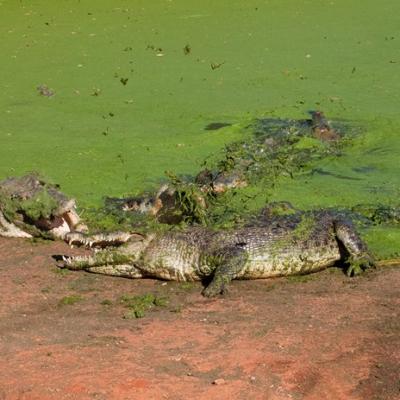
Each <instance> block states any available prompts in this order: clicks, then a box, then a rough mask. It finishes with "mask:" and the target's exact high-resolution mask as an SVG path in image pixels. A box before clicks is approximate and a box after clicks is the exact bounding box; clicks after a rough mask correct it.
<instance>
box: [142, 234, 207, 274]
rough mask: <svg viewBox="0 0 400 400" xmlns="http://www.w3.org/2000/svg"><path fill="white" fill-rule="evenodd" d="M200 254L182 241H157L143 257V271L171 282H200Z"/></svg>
mask: <svg viewBox="0 0 400 400" xmlns="http://www.w3.org/2000/svg"><path fill="white" fill-rule="evenodd" d="M199 258H200V253H199V251H198V249H197V248H196V247H195V246H188V245H187V243H186V242H185V241H184V240H182V241H180V240H176V239H175V240H170V238H169V237H168V236H167V237H163V238H160V239H157V240H155V241H154V242H153V243H151V245H150V246H149V247H148V248H147V249H146V252H145V254H144V255H143V259H142V262H143V267H141V270H142V271H143V272H145V274H146V275H148V276H152V277H155V278H159V279H165V280H171V281H196V280H200V277H199V273H198V264H199Z"/></svg>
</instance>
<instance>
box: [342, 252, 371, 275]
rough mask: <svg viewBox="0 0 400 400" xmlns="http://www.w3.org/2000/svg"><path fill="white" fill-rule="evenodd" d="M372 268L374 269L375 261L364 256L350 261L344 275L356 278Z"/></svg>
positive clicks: (368, 256)
mask: <svg viewBox="0 0 400 400" xmlns="http://www.w3.org/2000/svg"><path fill="white" fill-rule="evenodd" d="M372 267H375V261H374V259H373V258H372V257H371V256H370V255H368V254H366V255H365V256H363V257H361V258H357V259H355V260H354V259H353V260H350V264H349V266H348V268H347V270H346V275H347V276H357V275H360V274H362V273H363V272H364V271H365V270H367V269H369V268H372Z"/></svg>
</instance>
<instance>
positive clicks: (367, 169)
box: [352, 165, 376, 174]
mask: <svg viewBox="0 0 400 400" xmlns="http://www.w3.org/2000/svg"><path fill="white" fill-rule="evenodd" d="M352 170H353V171H354V172H358V173H360V174H368V173H369V172H374V171H376V168H375V167H371V166H369V165H365V166H361V167H354V168H352Z"/></svg>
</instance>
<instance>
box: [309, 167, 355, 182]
mask: <svg viewBox="0 0 400 400" xmlns="http://www.w3.org/2000/svg"><path fill="white" fill-rule="evenodd" d="M314 174H318V175H326V176H332V177H333V178H337V179H346V180H349V181H361V180H362V179H361V178H355V177H353V176H346V175H341V174H337V173H335V172H329V171H326V170H324V169H322V168H313V169H312V171H311V175H314Z"/></svg>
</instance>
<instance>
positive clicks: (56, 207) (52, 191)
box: [0, 173, 87, 239]
mask: <svg viewBox="0 0 400 400" xmlns="http://www.w3.org/2000/svg"><path fill="white" fill-rule="evenodd" d="M86 229H87V228H86V226H85V225H84V224H83V223H82V222H81V221H80V218H79V215H78V214H77V211H76V204H75V200H74V199H72V198H69V197H67V196H66V195H65V194H63V193H62V192H60V190H59V187H58V185H52V184H49V183H46V182H45V181H44V180H43V179H41V178H40V177H39V176H38V175H37V174H35V173H31V174H28V175H25V176H22V177H14V178H8V179H5V180H3V181H1V182H0V236H5V237H25V238H31V237H44V238H48V239H57V238H60V239H62V238H64V236H65V235H66V234H67V233H69V232H71V231H76V230H79V231H85V230H86Z"/></svg>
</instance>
